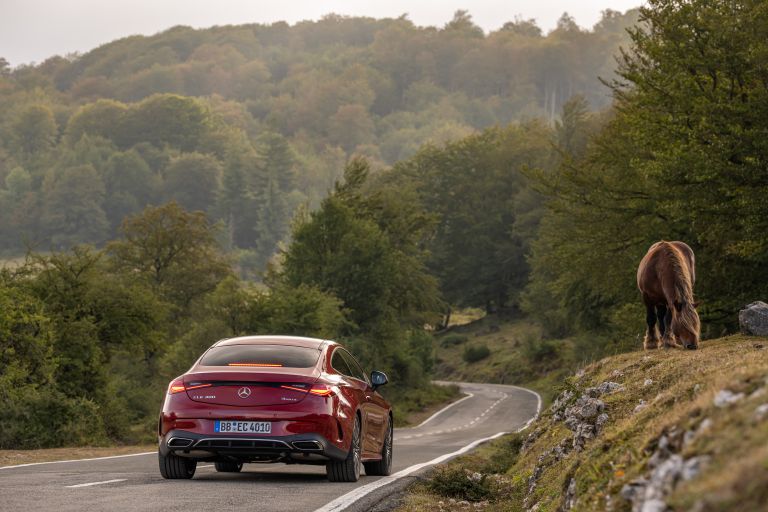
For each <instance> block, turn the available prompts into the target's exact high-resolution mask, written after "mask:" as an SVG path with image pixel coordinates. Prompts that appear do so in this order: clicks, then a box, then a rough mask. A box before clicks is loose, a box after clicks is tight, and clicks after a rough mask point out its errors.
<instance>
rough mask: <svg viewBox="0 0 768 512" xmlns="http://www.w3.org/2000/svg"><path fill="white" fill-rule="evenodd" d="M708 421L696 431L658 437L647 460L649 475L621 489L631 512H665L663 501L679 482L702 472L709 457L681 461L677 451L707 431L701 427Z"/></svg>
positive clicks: (675, 431) (679, 431)
mask: <svg viewBox="0 0 768 512" xmlns="http://www.w3.org/2000/svg"><path fill="white" fill-rule="evenodd" d="M707 421H709V420H707V419H705V420H704V421H703V422H702V424H701V425H700V426H699V429H698V430H697V431H694V430H691V431H686V432H683V431H681V430H679V429H676V428H673V429H671V430H670V431H669V432H665V433H663V434H662V435H661V436H660V437H659V439H658V440H657V443H656V449H655V450H654V452H653V455H651V458H650V459H649V460H648V469H649V472H648V473H647V474H646V475H645V476H643V477H641V478H637V479H635V480H632V481H631V482H630V483H628V484H626V485H625V486H624V487H623V488H622V489H621V496H622V498H624V499H626V500H628V501H630V502H631V503H632V512H665V511H666V510H667V509H668V507H667V503H666V501H665V500H666V498H667V496H669V495H670V494H672V491H674V489H675V486H676V485H677V484H678V482H681V481H688V480H692V479H694V478H696V477H697V476H698V475H699V473H701V471H702V469H703V468H704V466H705V465H706V464H707V463H708V462H709V456H707V455H700V456H696V457H691V458H689V459H684V458H683V456H682V455H680V453H679V452H680V451H681V450H682V448H683V447H684V446H685V445H687V444H688V443H690V442H691V441H692V440H693V438H694V437H695V435H697V434H698V433H699V432H702V431H704V430H706V429H707V428H708V427H707V426H705V425H704V422H707Z"/></svg>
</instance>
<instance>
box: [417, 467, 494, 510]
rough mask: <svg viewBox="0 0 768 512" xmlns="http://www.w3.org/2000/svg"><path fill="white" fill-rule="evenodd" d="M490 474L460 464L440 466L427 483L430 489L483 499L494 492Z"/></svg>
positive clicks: (469, 499)
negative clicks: (467, 468)
mask: <svg viewBox="0 0 768 512" xmlns="http://www.w3.org/2000/svg"><path fill="white" fill-rule="evenodd" d="M490 484H491V482H490V481H489V478H488V475H484V474H481V473H473V472H471V471H467V470H466V469H464V468H462V467H461V466H459V465H450V466H444V467H438V468H437V469H436V470H435V471H434V473H432V478H430V480H429V482H428V483H427V487H428V488H429V490H430V491H432V492H434V493H436V494H439V495H440V496H445V497H446V498H458V499H462V500H467V501H483V500H486V499H488V498H490V497H491V496H492V494H493V490H492V489H491V485H490Z"/></svg>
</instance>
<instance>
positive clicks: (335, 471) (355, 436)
mask: <svg viewBox="0 0 768 512" xmlns="http://www.w3.org/2000/svg"><path fill="white" fill-rule="evenodd" d="M360 429H361V427H360V418H358V417H357V415H355V425H354V427H353V429H352V442H351V443H350V446H349V452H348V453H347V458H346V459H344V460H338V461H337V460H333V461H331V462H329V463H328V464H326V465H325V472H326V474H327V475H328V480H330V481H331V482H357V481H358V480H359V479H360V460H361V455H360V450H361V448H360V437H361V435H360V434H361V432H360Z"/></svg>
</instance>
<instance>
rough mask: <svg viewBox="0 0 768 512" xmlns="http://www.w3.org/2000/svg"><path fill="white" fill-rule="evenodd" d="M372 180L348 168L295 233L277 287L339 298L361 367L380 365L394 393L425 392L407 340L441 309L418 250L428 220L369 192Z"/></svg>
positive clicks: (386, 192)
mask: <svg viewBox="0 0 768 512" xmlns="http://www.w3.org/2000/svg"><path fill="white" fill-rule="evenodd" d="M369 172H370V168H369V165H368V163H367V162H366V161H365V160H361V159H356V160H352V161H351V162H350V163H349V164H348V165H347V167H346V169H345V180H344V182H343V183H338V184H337V185H336V188H335V191H334V193H333V194H332V195H331V196H329V197H328V198H326V199H325V200H324V201H323V202H322V204H321V207H320V209H318V210H317V211H314V212H312V213H310V214H309V216H308V218H307V219H306V220H305V221H303V222H300V223H298V224H297V225H296V227H295V229H294V232H293V241H292V243H291V245H290V246H289V247H288V249H287V251H286V253H285V258H284V261H283V266H282V270H281V273H280V274H279V276H276V277H275V279H278V280H279V281H280V282H282V283H284V285H287V286H289V287H291V288H296V287H300V286H313V287H317V288H319V289H320V290H322V291H323V292H326V293H330V294H333V295H334V296H336V297H338V298H339V300H340V301H341V304H342V306H343V308H344V310H345V313H346V316H347V318H348V319H349V323H348V324H347V325H346V328H345V329H344V330H343V333H344V335H345V336H346V337H349V338H351V341H350V344H352V345H353V346H354V347H355V349H356V352H357V353H358V354H360V355H361V357H362V359H363V361H364V363H365V364H366V365H367V364H369V363H372V362H378V363H379V364H384V368H385V369H386V370H390V371H391V372H392V373H393V374H394V376H393V377H394V378H392V381H393V382H395V383H398V385H402V386H408V385H411V384H417V383H422V384H423V383H424V377H425V375H426V374H425V372H424V368H423V367H422V368H417V366H423V363H422V364H421V365H419V364H418V359H417V358H415V357H414V356H412V355H411V354H410V353H409V352H410V351H409V348H408V346H407V344H406V343H405V340H404V338H405V336H406V332H407V330H408V329H412V328H421V327H423V325H424V324H425V323H426V322H429V321H430V320H433V319H435V318H436V312H437V311H439V309H440V306H441V303H440V299H439V295H438V290H437V283H436V281H435V279H434V278H433V277H432V276H430V275H429V274H428V273H427V271H426V268H425V265H424V260H425V258H426V253H425V252H424V250H423V249H422V247H421V242H422V240H423V237H424V236H425V234H426V232H427V231H426V230H427V228H428V226H429V220H428V218H427V217H425V216H424V214H423V212H422V211H420V209H419V207H418V201H411V200H410V199H412V198H411V197H410V196H409V195H408V192H407V191H402V190H400V191H398V192H399V193H394V191H393V190H391V189H388V188H377V189H374V190H373V191H372V192H367V191H366V190H365V188H364V187H365V185H366V183H367V182H368V176H369ZM414 340H415V339H414V338H412V343H413V341H414ZM430 346H431V343H430ZM422 359H424V358H423V357H422Z"/></svg>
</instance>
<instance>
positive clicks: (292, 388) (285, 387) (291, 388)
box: [280, 385, 308, 393]
mask: <svg viewBox="0 0 768 512" xmlns="http://www.w3.org/2000/svg"><path fill="white" fill-rule="evenodd" d="M280 387H281V388H282V389H287V390H289V391H301V392H302V393H306V392H307V391H308V390H307V389H306V388H300V387H297V386H288V385H282V386H280Z"/></svg>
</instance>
